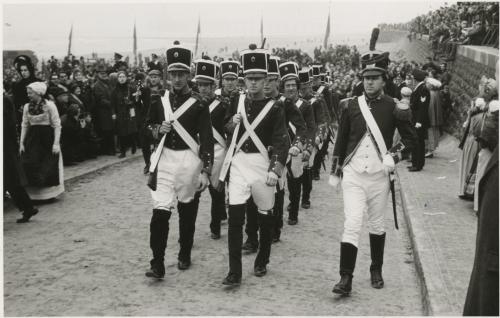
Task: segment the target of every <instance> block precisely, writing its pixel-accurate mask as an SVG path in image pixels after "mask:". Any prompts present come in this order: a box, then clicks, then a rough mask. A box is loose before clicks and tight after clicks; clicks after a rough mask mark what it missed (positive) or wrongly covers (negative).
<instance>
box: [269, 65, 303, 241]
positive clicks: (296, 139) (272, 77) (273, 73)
mask: <svg viewBox="0 0 500 318" xmlns="http://www.w3.org/2000/svg"><path fill="white" fill-rule="evenodd" d="M295 66H296V65H293V66H292V65H289V66H285V67H286V68H287V71H285V72H287V74H293V73H288V71H289V70H288V67H290V68H293V69H296V68H295ZM283 70H284V68H283ZM297 70H298V68H297ZM280 72H281V71H280V68H279V58H278V57H275V56H271V58H270V59H269V65H268V72H267V79H266V83H265V84H264V94H265V95H266V96H267V97H272V98H274V99H276V100H279V101H281V102H282V105H283V106H284V112H285V124H286V127H287V131H288V136H289V140H290V143H291V145H292V146H291V147H290V149H289V151H288V154H289V156H290V158H291V157H297V156H298V155H299V154H300V153H301V152H302V150H303V149H304V146H305V145H306V139H307V138H306V134H307V125H306V122H305V121H304V118H303V117H302V113H301V111H300V110H299V107H298V106H297V105H295V103H294V102H295V100H294V101H292V100H290V99H287V97H286V96H284V95H281V94H280V92H279V87H280ZM290 76H291V75H289V76H288V77H290ZM288 77H287V78H288ZM299 106H300V105H299ZM289 127H294V131H291V130H292V129H291V128H289ZM301 158H302V156H301ZM301 158H294V159H295V160H296V161H298V162H299V163H301ZM287 161H288V160H287ZM285 180H286V179H285V176H282V177H281V178H280V180H279V181H278V185H277V188H276V190H277V192H276V195H275V202H274V214H275V215H276V217H277V219H276V223H275V226H274V231H273V242H277V241H279V239H280V236H281V228H282V227H283V205H284V201H285Z"/></svg>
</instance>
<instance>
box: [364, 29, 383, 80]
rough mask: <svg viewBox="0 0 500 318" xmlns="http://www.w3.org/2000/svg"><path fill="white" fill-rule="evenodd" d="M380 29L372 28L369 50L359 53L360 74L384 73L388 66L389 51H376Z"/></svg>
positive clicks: (373, 74)
mask: <svg viewBox="0 0 500 318" xmlns="http://www.w3.org/2000/svg"><path fill="white" fill-rule="evenodd" d="M379 33H380V30H379V29H378V28H374V29H373V30H372V35H371V38H370V51H368V52H366V53H364V54H363V55H361V76H375V75H384V74H385V73H386V71H387V67H388V66H389V62H390V61H389V52H382V51H377V50H376V49H375V45H376V44H377V39H378V35H379Z"/></svg>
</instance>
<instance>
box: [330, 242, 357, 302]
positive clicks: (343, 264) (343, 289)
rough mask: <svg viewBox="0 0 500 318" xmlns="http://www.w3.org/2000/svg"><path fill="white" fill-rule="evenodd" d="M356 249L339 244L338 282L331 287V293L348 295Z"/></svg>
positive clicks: (348, 245) (349, 245) (354, 264)
mask: <svg viewBox="0 0 500 318" xmlns="http://www.w3.org/2000/svg"><path fill="white" fill-rule="evenodd" d="M357 255H358V248H357V247H356V246H354V245H352V244H351V243H344V242H342V243H340V282H338V283H337V284H336V285H335V286H334V287H333V292H334V293H336V294H341V295H349V294H350V293H351V290H352V277H353V275H352V274H353V272H354V267H355V266H356V257H357Z"/></svg>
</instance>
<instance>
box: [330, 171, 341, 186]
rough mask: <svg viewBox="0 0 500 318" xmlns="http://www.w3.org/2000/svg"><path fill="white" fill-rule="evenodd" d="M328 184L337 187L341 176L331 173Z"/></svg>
mask: <svg viewBox="0 0 500 318" xmlns="http://www.w3.org/2000/svg"><path fill="white" fill-rule="evenodd" d="M328 184H329V185H331V186H332V187H334V188H335V187H337V186H338V185H339V184H340V178H339V177H338V176H336V175H333V174H331V175H330V178H329V179H328Z"/></svg>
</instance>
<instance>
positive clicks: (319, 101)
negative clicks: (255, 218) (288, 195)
mask: <svg viewBox="0 0 500 318" xmlns="http://www.w3.org/2000/svg"><path fill="white" fill-rule="evenodd" d="M299 80H300V97H301V98H303V99H305V100H306V101H308V102H309V103H310V104H311V106H312V109H313V112H314V119H315V124H316V127H317V129H316V133H315V137H314V143H315V149H314V150H313V153H312V154H311V157H310V160H309V163H307V164H306V165H305V166H304V172H303V174H302V205H301V206H302V208H303V209H309V208H310V207H311V201H310V198H311V191H312V179H313V175H312V167H313V163H314V158H315V156H316V153H317V150H318V146H319V145H320V144H321V143H322V142H328V141H327V140H325V137H326V135H327V124H328V114H327V112H328V110H327V109H326V105H325V100H324V99H323V97H322V96H318V95H315V94H314V91H313V89H312V83H311V80H312V70H311V69H303V70H301V71H300V72H299Z"/></svg>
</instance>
